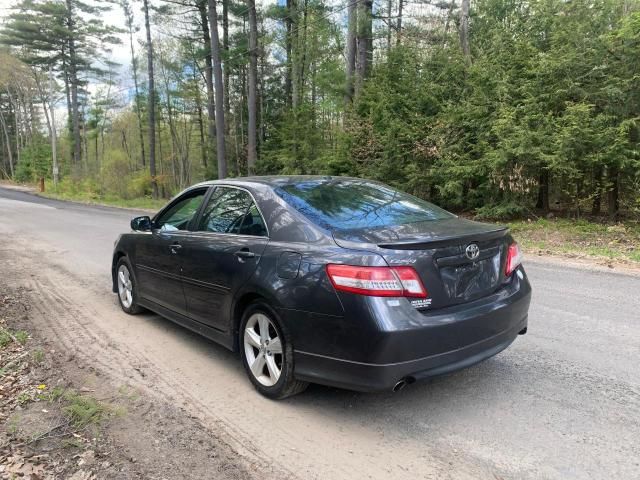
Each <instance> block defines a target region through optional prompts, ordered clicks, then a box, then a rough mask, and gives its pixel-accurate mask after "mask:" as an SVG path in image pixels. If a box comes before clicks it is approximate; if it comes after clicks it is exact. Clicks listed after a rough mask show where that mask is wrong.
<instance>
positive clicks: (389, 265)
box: [112, 176, 531, 398]
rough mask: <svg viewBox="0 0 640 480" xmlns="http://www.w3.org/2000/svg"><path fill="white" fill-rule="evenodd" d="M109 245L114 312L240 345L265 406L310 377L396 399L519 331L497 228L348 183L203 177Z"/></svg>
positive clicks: (513, 276)
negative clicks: (117, 308) (154, 316)
mask: <svg viewBox="0 0 640 480" xmlns="http://www.w3.org/2000/svg"><path fill="white" fill-rule="evenodd" d="M131 230H132V231H131V232H128V233H124V234H122V235H121V236H120V237H119V238H118V240H117V241H116V244H115V249H114V254H113V263H112V278H113V291H114V292H115V293H117V294H118V300H119V302H120V305H121V307H122V309H123V310H124V311H125V312H127V313H129V314H135V313H139V312H141V311H143V310H144V309H148V310H151V311H153V312H156V313H158V314H160V315H162V316H164V317H166V318H168V319H170V320H172V321H174V322H177V323H179V324H180V325H183V326H184V327H186V328H189V329H191V330H193V331H195V332H198V333H199V334H202V335H204V336H205V337H207V338H209V339H211V340H214V341H216V342H218V343H220V344H222V345H223V346H225V347H227V348H229V349H231V350H234V351H239V353H240V356H241V358H242V363H243V365H244V368H245V370H246V372H247V375H248V377H249V379H250V381H251V382H252V383H253V385H254V386H255V388H256V389H257V390H258V391H259V392H260V393H262V394H263V395H266V396H268V397H270V398H284V397H287V396H290V395H293V394H296V393H299V392H301V391H302V390H304V388H305V387H306V386H307V385H308V383H309V382H313V383H319V384H324V385H330V386H335V387H341V388H347V389H352V390H359V391H378V390H394V391H397V390H399V389H400V388H402V387H403V386H405V385H407V384H409V383H413V382H414V381H417V380H421V379H425V378H428V377H432V376H435V375H441V374H445V373H448V372H453V371H455V370H458V369H461V368H465V367H468V366H470V365H473V364H475V363H478V362H480V361H482V360H484V359H487V358H489V357H491V356H493V355H495V354H497V353H498V352H500V351H502V350H503V349H505V348H506V347H508V346H509V345H510V344H511V343H512V342H513V341H514V340H515V339H516V337H517V336H518V334H524V333H526V331H527V313H528V309H529V302H530V298H531V287H530V285H529V282H528V280H527V275H526V273H525V271H524V269H523V267H522V265H521V258H522V257H521V253H520V249H519V247H518V244H517V243H516V242H515V241H514V240H513V238H512V237H511V235H510V234H509V231H508V229H507V228H505V227H502V226H497V225H493V224H487V223H479V222H475V221H471V220H467V219H463V218H459V217H457V216H455V215H453V214H451V213H449V212H447V211H445V210H443V209H441V208H439V207H437V206H435V205H433V204H431V203H429V202H426V201H423V200H421V199H419V198H416V197H414V196H411V195H408V194H406V193H403V192H401V191H399V190H396V189H394V188H391V187H389V186H387V185H384V184H381V183H378V182H374V181H370V180H362V179H358V178H346V177H319V176H290V177H289V176H278V177H249V178H236V179H225V180H217V181H210V182H204V183H200V184H197V185H194V186H192V187H190V188H187V189H186V190H185V191H183V192H182V193H180V194H179V195H177V196H176V197H175V198H174V199H173V200H171V201H170V202H169V203H168V204H167V205H166V206H165V207H164V208H162V209H161V210H160V211H159V212H158V213H157V214H156V215H155V216H154V217H153V218H150V217H148V216H143V217H137V218H134V219H133V220H132V221H131Z"/></svg>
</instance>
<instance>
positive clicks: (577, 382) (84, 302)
mask: <svg viewBox="0 0 640 480" xmlns="http://www.w3.org/2000/svg"><path fill="white" fill-rule="evenodd" d="M132 216H135V213H134V212H131V211H126V210H120V209H114V208H107V207H93V206H84V205H79V204H72V203H66V202H59V201H54V200H48V199H43V198H40V197H36V196H33V195H30V194H28V193H23V192H18V191H15V190H10V189H6V188H0V238H2V244H0V275H4V276H7V275H8V276H9V277H8V278H10V279H11V280H12V282H15V284H16V286H17V285H24V286H26V287H27V288H29V289H30V292H31V296H32V302H33V308H34V309H35V311H36V312H38V314H39V315H40V317H41V319H42V325H43V329H44V330H45V333H46V334H47V335H49V336H51V338H53V339H55V340H57V341H58V342H60V343H62V344H63V345H64V346H65V348H67V349H68V350H69V351H70V353H73V354H74V355H77V356H80V357H82V358H86V359H90V360H91V361H92V363H94V364H95V365H96V368H100V369H102V370H103V371H104V372H105V373H108V374H109V375H110V376H111V377H113V378H114V379H116V380H117V381H122V382H124V383H129V384H135V385H136V386H138V387H140V388H143V389H145V390H147V391H149V392H151V393H153V394H154V395H157V396H159V397H162V398H164V399H169V400H171V401H173V402H176V403H177V404H179V405H182V406H184V408H185V409H187V411H189V413H191V414H192V415H194V416H196V417H197V418H199V419H200V420H201V421H202V422H203V423H204V424H205V425H206V426H207V427H208V428H210V429H214V430H215V431H216V433H218V434H219V433H220V432H223V433H224V435H226V437H227V438H228V440H229V442H231V443H232V444H233V445H235V447H236V448H238V449H239V451H240V452H241V453H242V454H243V455H247V456H248V457H251V458H252V459H253V461H254V462H256V461H257V462H261V464H263V465H264V466H265V472H267V474H266V478H268V477H269V474H268V473H269V472H273V471H278V472H282V471H285V472H288V473H289V475H290V476H291V477H294V478H302V479H332V480H333V479H361V478H362V479H366V478H374V479H377V478H381V479H382V478H384V479H387V478H393V479H405V478H406V479H416V478H433V479H436V478H437V479H446V478H451V479H467V478H469V479H471V478H481V479H485V478H486V479H540V478H543V479H546V478H548V479H562V480H566V479H604V478H621V479H636V478H640V277H638V276H633V275H628V274H620V273H613V272H605V271H594V270H590V269H587V268H574V267H572V266H569V265H563V264H559V263H548V262H540V261H539V260H535V261H533V260H532V261H530V262H528V263H525V266H526V269H527V272H528V274H529V277H530V280H531V283H532V285H533V288H534V298H533V302H532V305H531V311H530V316H529V333H528V334H527V335H525V336H523V337H519V338H518V339H517V340H516V342H515V343H514V344H513V345H512V346H511V347H510V348H509V349H507V350H506V351H505V352H503V353H501V354H500V355H498V356H496V357H494V358H492V359H490V360H488V361H486V362H484V363H482V364H480V365H477V366H475V367H472V368H470V369H467V370H465V371H462V372H458V373H455V374H453V375H449V376H446V377H441V378H437V379H433V380H431V381H429V382H426V383H422V384H414V385H411V386H409V387H407V388H405V389H404V390H402V391H401V392H399V393H397V394H391V393H384V394H358V393H353V392H348V391H343V390H338V389H331V388H325V387H320V386H312V387H311V388H309V390H307V392H306V393H304V394H303V395H301V396H298V397H294V398H291V399H288V400H286V401H282V402H273V401H269V400H266V399H264V398H262V397H260V396H259V395H258V394H257V393H256V392H255V391H254V390H253V388H252V386H251V384H250V383H249V381H248V380H247V379H246V378H245V375H244V372H243V370H242V368H241V365H240V362H239V360H238V359H237V358H236V357H235V355H234V354H232V353H230V352H228V351H226V350H225V349H223V348H222V347H219V346H217V345H215V344H212V343H210V342H208V341H206V340H204V339H202V338H199V337H198V336H197V335H195V334H192V333H190V332H189V331H186V330H184V329H182V328H180V327H178V326H175V325H173V324H172V323H170V322H168V321H166V320H164V319H162V318H160V317H158V316H156V315H152V314H144V315H140V316H138V317H130V316H127V315H125V314H124V313H122V312H121V310H120V309H119V307H118V305H117V302H116V297H115V295H113V294H112V293H111V292H110V272H109V267H110V261H111V253H112V248H113V242H114V240H115V238H116V236H117V235H118V233H119V232H122V231H126V230H127V229H128V228H129V227H128V223H129V220H130V218H131V217H132ZM525 262H526V260H525ZM5 278H6V277H5Z"/></svg>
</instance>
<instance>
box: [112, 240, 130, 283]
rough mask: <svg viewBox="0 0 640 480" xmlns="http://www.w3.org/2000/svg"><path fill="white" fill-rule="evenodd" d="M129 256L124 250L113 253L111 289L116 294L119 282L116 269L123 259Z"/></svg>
mask: <svg viewBox="0 0 640 480" xmlns="http://www.w3.org/2000/svg"><path fill="white" fill-rule="evenodd" d="M126 256H127V254H126V253H124V252H123V251H122V250H116V251H115V252H114V253H113V259H112V260H111V289H112V291H113V292H114V293H117V292H118V282H117V280H116V267H117V265H118V262H119V261H120V259H121V258H122V257H126Z"/></svg>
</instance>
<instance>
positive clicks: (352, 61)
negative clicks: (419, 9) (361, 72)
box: [344, 0, 402, 103]
mask: <svg viewBox="0 0 640 480" xmlns="http://www.w3.org/2000/svg"><path fill="white" fill-rule="evenodd" d="M401 1H402V0H401ZM347 12H348V13H347V15H348V26H347V45H346V46H347V85H346V89H345V95H344V100H345V103H349V102H351V101H352V100H353V91H354V75H355V71H356V28H357V24H358V10H357V8H356V0H349V4H348V10H347Z"/></svg>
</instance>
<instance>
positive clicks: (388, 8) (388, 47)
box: [387, 0, 393, 54]
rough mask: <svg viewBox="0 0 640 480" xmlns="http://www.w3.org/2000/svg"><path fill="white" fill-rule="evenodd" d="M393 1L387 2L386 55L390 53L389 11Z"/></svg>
mask: <svg viewBox="0 0 640 480" xmlns="http://www.w3.org/2000/svg"><path fill="white" fill-rule="evenodd" d="M392 8H393V0H387V54H388V53H389V51H391V9H392Z"/></svg>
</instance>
